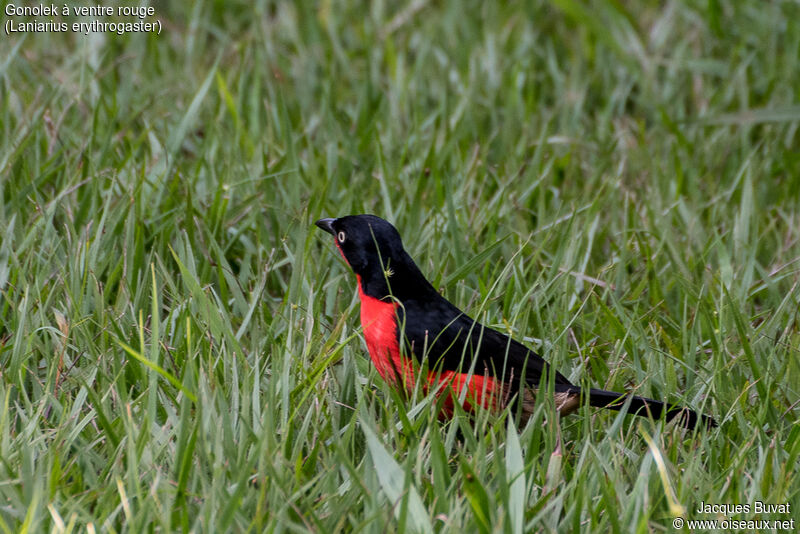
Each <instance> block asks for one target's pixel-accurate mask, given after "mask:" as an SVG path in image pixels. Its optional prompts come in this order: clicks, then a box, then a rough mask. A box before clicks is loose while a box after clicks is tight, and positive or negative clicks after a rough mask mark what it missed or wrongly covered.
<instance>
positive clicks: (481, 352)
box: [315, 214, 717, 430]
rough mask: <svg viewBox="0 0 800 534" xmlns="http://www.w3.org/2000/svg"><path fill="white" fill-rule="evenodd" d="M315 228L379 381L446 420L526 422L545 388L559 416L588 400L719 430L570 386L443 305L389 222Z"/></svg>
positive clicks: (630, 399)
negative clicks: (335, 255)
mask: <svg viewBox="0 0 800 534" xmlns="http://www.w3.org/2000/svg"><path fill="white" fill-rule="evenodd" d="M315 224H316V226H318V227H319V228H321V229H322V230H324V231H326V232H328V233H329V234H331V235H332V236H333V237H334V242H335V244H336V248H337V249H338V250H339V252H340V253H341V255H342V257H343V258H344V260H345V262H346V263H347V265H348V266H349V267H350V269H352V271H353V272H354V273H355V275H356V281H357V286H358V295H359V300H360V303H361V326H362V333H363V336H364V340H365V341H366V345H367V349H368V352H369V356H370V359H371V360H372V363H373V365H374V366H375V368H376V369H377V371H378V374H379V375H380V376H381V378H382V379H383V380H384V381H385V382H387V383H388V384H389V385H390V386H392V387H394V388H396V389H398V390H399V391H400V392H401V393H404V394H409V393H411V392H413V391H414V389H415V388H416V387H418V386H419V387H421V388H422V391H423V392H425V393H428V392H435V394H436V397H437V398H438V397H439V396H440V395H444V396H445V398H444V399H442V401H443V402H442V403H441V404H440V405H439V406H440V410H441V412H440V414H439V415H440V417H443V418H446V417H449V416H452V415H453V414H454V410H455V404H456V403H458V404H459V405H460V406H461V407H462V408H463V409H464V411H466V412H472V413H474V412H475V411H477V410H478V409H479V408H478V407H479V406H480V407H481V408H483V409H488V410H491V411H494V412H499V411H502V410H503V409H505V408H506V407H508V406H510V405H511V406H512V407H514V406H519V405H521V413H522V420H523V421H527V420H528V419H529V418H530V416H531V415H532V414H533V410H534V407H535V400H536V395H537V393H538V392H539V391H540V390H541V391H548V392H552V394H553V396H554V404H555V408H556V410H557V412H558V414H559V415H560V416H564V415H568V414H570V413H573V412H575V411H576V410H577V409H578V408H579V407H580V406H581V405H582V404H583V403H584V402H586V401H588V404H589V405H590V406H594V407H597V408H606V409H611V410H617V411H619V410H624V409H627V411H628V413H630V414H634V415H639V416H646V417H651V418H653V419H655V420H658V419H660V418H661V417H662V416H663V417H664V418H665V420H666V421H670V420H673V419H676V420H677V422H678V424H679V425H680V426H683V427H685V428H687V429H690V430H691V429H694V428H695V427H696V426H698V423H702V425H703V426H704V427H706V428H713V427H715V426H717V423H716V421H715V420H714V419H713V418H712V417H710V416H708V415H705V414H699V413H698V412H696V411H694V410H692V409H690V408H687V407H682V406H679V405H672V404H667V403H664V402H662V401H658V400H655V399H648V398H645V397H640V396H638V395H633V394H630V393H618V392H613V391H605V390H602V389H596V388H585V387H581V386H578V385H576V384H573V383H572V382H570V381H569V380H568V379H567V378H566V377H565V376H564V375H563V374H561V373H559V372H558V371H557V370H555V369H553V368H552V367H551V366H550V364H549V363H548V362H547V361H545V360H544V359H543V358H542V357H541V356H540V355H539V354H537V353H536V352H535V351H533V350H532V349H530V348H528V347H527V346H525V345H523V344H522V343H520V342H518V341H517V340H515V339H513V338H512V337H511V336H508V335H506V334H503V333H501V332H498V331H497V330H495V329H493V328H490V327H487V326H485V325H483V324H481V323H479V322H478V321H476V320H475V319H473V318H472V317H470V316H469V315H468V314H467V313H465V312H463V311H462V310H460V309H459V308H458V307H456V306H455V305H454V304H452V303H451V302H450V301H449V300H447V299H446V298H445V297H443V296H442V295H441V294H440V293H439V291H437V290H436V288H434V287H433V285H432V284H431V283H430V282H429V281H428V280H427V279H426V278H425V276H424V275H423V274H422V272H421V271H420V269H419V267H417V264H416V263H415V262H414V260H413V259H412V258H411V256H410V255H409V254H408V252H406V250H405V248H404V247H403V242H402V240H401V238H400V233H399V232H398V231H397V229H396V228H395V227H394V226H393V225H392V224H391V223H389V222H388V221H386V220H384V219H382V218H380V217H378V216H376V215H368V214H361V215H347V216H343V217H338V218H324V219H320V220H318V221H316V222H315ZM415 361H416V365H415ZM418 375H419V376H418ZM437 405H438V404H437Z"/></svg>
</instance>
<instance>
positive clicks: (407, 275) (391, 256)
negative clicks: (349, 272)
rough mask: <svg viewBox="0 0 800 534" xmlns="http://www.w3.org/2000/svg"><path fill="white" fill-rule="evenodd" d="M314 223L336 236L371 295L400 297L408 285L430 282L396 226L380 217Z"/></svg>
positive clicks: (344, 218) (352, 216)
mask: <svg viewBox="0 0 800 534" xmlns="http://www.w3.org/2000/svg"><path fill="white" fill-rule="evenodd" d="M315 224H316V225H317V226H319V227H320V228H322V229H323V230H325V231H326V232H328V233H329V234H331V235H333V237H334V239H335V241H336V246H337V247H338V248H339V250H340V251H341V253H342V256H344V259H345V260H346V261H347V263H348V264H349V265H350V268H351V269H353V272H355V273H356V274H357V275H358V276H359V277H360V278H361V284H362V289H364V291H365V292H366V293H367V294H369V295H370V296H372V297H376V298H383V297H385V296H387V295H389V294H393V295H394V296H396V297H398V298H399V295H398V291H401V292H402V290H403V289H404V288H406V286H408V285H409V284H411V285H413V286H417V287H419V285H420V284H423V285H429V284H427V282H426V281H425V279H424V277H422V274H421V273H420V272H419V269H418V268H417V266H416V265H415V264H414V261H413V260H412V259H411V257H410V256H409V255H408V253H406V251H405V249H404V248H403V242H402V240H401V239H400V234H399V233H398V232H397V229H395V227H394V226H392V225H391V224H389V223H388V222H387V221H384V220H383V219H381V218H380V217H376V216H375V215H347V216H345V217H339V218H338V219H320V220H318V221H317V222H316V223H315ZM418 278H420V279H421V282H420V280H418ZM395 281H397V282H398V283H397V284H395ZM390 287H391V290H390Z"/></svg>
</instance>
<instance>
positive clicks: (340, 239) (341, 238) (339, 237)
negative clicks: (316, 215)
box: [336, 232, 345, 243]
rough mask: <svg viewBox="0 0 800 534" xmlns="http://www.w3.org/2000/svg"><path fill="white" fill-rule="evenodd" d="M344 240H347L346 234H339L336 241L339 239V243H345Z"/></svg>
mask: <svg viewBox="0 0 800 534" xmlns="http://www.w3.org/2000/svg"><path fill="white" fill-rule="evenodd" d="M344 238H345V235H344V232H339V233H338V234H337V235H336V239H338V240H339V243H344Z"/></svg>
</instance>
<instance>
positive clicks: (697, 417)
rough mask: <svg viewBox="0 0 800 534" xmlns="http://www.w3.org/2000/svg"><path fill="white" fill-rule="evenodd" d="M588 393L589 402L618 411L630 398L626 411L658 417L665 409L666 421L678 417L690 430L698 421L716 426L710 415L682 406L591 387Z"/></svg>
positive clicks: (707, 425) (704, 424)
mask: <svg viewBox="0 0 800 534" xmlns="http://www.w3.org/2000/svg"><path fill="white" fill-rule="evenodd" d="M585 391H586V390H583V392H585ZM588 393H589V404H590V405H591V406H595V407H597V408H608V409H609V410H617V411H619V410H622V409H623V408H624V407H625V403H626V402H628V399H630V407H629V408H628V413H631V414H634V415H640V416H644V417H651V418H653V419H660V418H661V416H662V415H664V412H665V411H666V415H665V418H666V420H667V421H671V420H672V419H675V418H678V422H679V423H680V424H681V425H682V426H684V427H686V428H688V429H690V430H692V429H694V428H695V427H696V426H697V423H698V421H702V424H703V426H705V427H706V428H713V427H715V426H717V422H716V421H715V420H714V419H713V418H712V417H709V416H707V415H705V414H698V413H697V412H695V411H694V410H692V409H690V408H686V407H684V406H676V405H670V404H665V403H663V402H661V401H657V400H655V399H648V398H645V397H640V396H638V395H630V394H628V393H615V392H613V391H605V390H602V389H594V388H592V389H590V390H589V392H588Z"/></svg>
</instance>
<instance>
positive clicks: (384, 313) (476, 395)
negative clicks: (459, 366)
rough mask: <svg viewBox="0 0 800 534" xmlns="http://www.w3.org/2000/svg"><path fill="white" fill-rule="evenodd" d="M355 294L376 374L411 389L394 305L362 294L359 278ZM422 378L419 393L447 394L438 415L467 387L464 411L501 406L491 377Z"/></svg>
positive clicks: (449, 375) (450, 409) (497, 386)
mask: <svg viewBox="0 0 800 534" xmlns="http://www.w3.org/2000/svg"><path fill="white" fill-rule="evenodd" d="M358 296H359V297H360V299H361V325H362V327H363V330H364V339H365V340H366V342H367V349H368V350H369V356H370V359H372V363H373V365H375V368H376V369H377V370H378V374H380V375H381V378H383V379H384V380H385V381H386V382H388V383H389V384H391V385H393V386H395V387H402V388H403V389H405V390H406V391H408V392H412V391H413V390H414V385H415V382H414V368H413V364H412V362H411V360H409V359H408V358H405V357H403V356H402V355H401V353H400V345H399V342H398V337H397V315H396V308H397V306H398V304H397V303H395V302H387V301H383V300H379V299H376V298H374V297H370V296H369V295H366V294H365V293H364V292H363V291H362V289H361V279H360V277H359V280H358ZM426 378H427V379H426V383H425V384H423V385H422V386H423V392H425V393H427V392H428V391H430V390H431V389H435V390H436V391H438V392H439V393H438V394H437V395H442V394H445V395H447V398H446V399H445V402H444V406H443V408H442V414H441V415H442V416H452V415H453V408H454V405H455V402H458V400H459V399H460V398H461V395H462V391H463V390H464V388H466V389H467V392H466V394H465V396H464V404H463V408H464V409H465V410H467V411H473V410H474V409H475V407H476V406H482V407H484V408H488V409H495V410H497V409H500V408H502V406H501V402H500V401H501V397H502V389H501V388H500V383H499V382H498V381H497V380H495V379H494V378H492V377H489V376H482V375H477V374H473V375H469V374H467V373H458V372H455V371H444V372H442V373H436V372H433V371H429V372H428V374H427V377H426Z"/></svg>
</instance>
